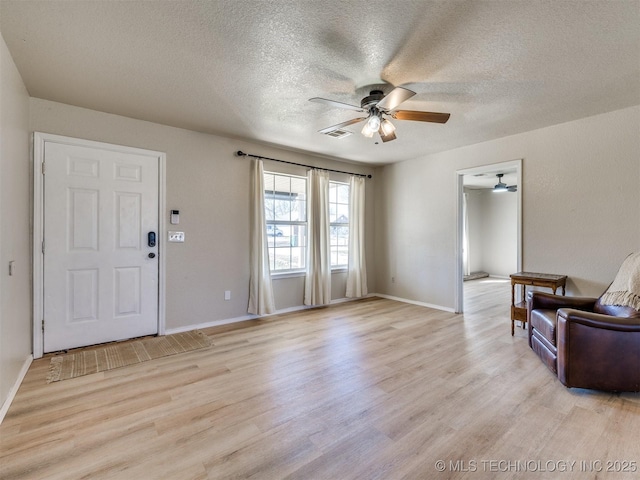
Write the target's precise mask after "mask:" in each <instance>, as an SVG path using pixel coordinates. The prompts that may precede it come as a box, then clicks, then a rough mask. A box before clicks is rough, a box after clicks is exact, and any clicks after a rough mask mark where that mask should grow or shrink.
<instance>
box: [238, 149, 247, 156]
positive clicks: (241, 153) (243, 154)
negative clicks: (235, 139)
mask: <svg viewBox="0 0 640 480" xmlns="http://www.w3.org/2000/svg"><path fill="white" fill-rule="evenodd" d="M236 155H237V156H238V157H244V156H246V155H247V154H246V153H244V152H243V151H242V150H238V151H237V152H236Z"/></svg>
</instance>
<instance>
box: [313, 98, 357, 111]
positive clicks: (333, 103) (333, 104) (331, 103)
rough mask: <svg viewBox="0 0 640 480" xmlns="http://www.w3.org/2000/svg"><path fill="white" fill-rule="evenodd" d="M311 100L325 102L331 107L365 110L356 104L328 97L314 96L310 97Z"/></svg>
mask: <svg viewBox="0 0 640 480" xmlns="http://www.w3.org/2000/svg"><path fill="white" fill-rule="evenodd" d="M309 101H310V102H316V103H324V104H326V105H329V106H331V107H337V108H346V109H348V110H355V111H356V112H364V110H363V109H362V108H360V107H357V106H356V105H349V104H348V103H342V102H336V101H335V100H329V99H328V98H320V97H313V98H310V99H309Z"/></svg>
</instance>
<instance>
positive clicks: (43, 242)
mask: <svg viewBox="0 0 640 480" xmlns="http://www.w3.org/2000/svg"><path fill="white" fill-rule="evenodd" d="M42 254H43V255H44V240H43V241H42Z"/></svg>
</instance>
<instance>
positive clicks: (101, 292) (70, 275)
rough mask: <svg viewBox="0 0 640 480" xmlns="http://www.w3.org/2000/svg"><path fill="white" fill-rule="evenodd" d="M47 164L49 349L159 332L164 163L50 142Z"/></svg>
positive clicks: (46, 348)
mask: <svg viewBox="0 0 640 480" xmlns="http://www.w3.org/2000/svg"><path fill="white" fill-rule="evenodd" d="M45 164H46V171H45V172H46V173H45V176H44V245H45V248H44V282H43V285H44V319H45V329H44V351H45V352H51V351H56V350H63V349H68V348H74V347H78V346H84V345H92V344H97V343H104V342H108V341H113V340H122V339H126V338H133V337H138V336H142V335H150V334H155V333H157V332H158V255H157V254H158V245H157V244H156V246H154V247H149V246H148V244H147V234H148V232H150V231H152V232H156V233H157V232H158V158H157V157H151V156H146V155H143V154H136V153H122V152H114V151H111V150H108V149H100V148H93V147H86V146H77V145H67V144H62V143H55V142H47V143H46V144H45ZM149 253H154V254H155V256H154V258H149Z"/></svg>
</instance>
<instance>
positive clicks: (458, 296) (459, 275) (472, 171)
mask: <svg viewBox="0 0 640 480" xmlns="http://www.w3.org/2000/svg"><path fill="white" fill-rule="evenodd" d="M499 167H504V168H515V169H516V175H517V178H518V181H517V185H518V190H517V192H516V195H517V196H518V197H517V198H518V225H517V229H518V231H517V235H518V238H517V245H516V250H517V259H516V261H517V270H518V271H521V270H522V159H521V158H520V159H517V160H510V161H507V162H499V163H491V164H488V165H482V166H479V167H473V168H466V169H464V170H458V171H456V186H457V188H456V212H457V213H456V217H457V218H456V273H455V285H456V290H455V294H454V301H455V311H456V313H462V312H463V308H464V306H463V303H464V294H463V282H464V272H463V258H462V245H463V240H462V235H463V231H464V226H463V225H464V218H463V213H462V196H463V195H464V186H463V184H462V181H463V178H462V177H464V176H465V175H476V174H478V173H484V172H486V171H487V170H495V169H496V168H499ZM513 273H516V272H513Z"/></svg>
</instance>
